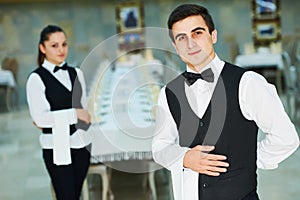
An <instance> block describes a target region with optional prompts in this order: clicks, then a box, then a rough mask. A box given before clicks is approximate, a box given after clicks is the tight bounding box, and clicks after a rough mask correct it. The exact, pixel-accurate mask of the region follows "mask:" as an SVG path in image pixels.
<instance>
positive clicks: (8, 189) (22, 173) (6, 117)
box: [0, 108, 300, 200]
mask: <svg viewBox="0 0 300 200" xmlns="http://www.w3.org/2000/svg"><path fill="white" fill-rule="evenodd" d="M38 136H39V130H37V129H36V128H35V127H34V126H33V125H32V122H31V119H30V117H29V114H28V111H27V109H26V108H23V109H21V110H20V111H13V112H11V113H0V200H21V199H22V200H51V199H52V198H51V193H50V184H49V178H48V174H47V172H46V170H45V167H44V165H43V162H42V158H41V149H40V147H39V143H38ZM299 165H300V149H298V150H297V151H296V152H295V153H294V154H293V155H292V156H291V157H290V158H288V159H287V160H285V161H284V162H283V163H282V164H281V165H280V166H279V168H278V169H276V170H271V171H262V170H258V176H259V177H258V180H259V194H260V197H261V199H262V200H298V199H300V167H299ZM88 180H89V183H90V188H89V189H90V199H91V200H93V199H101V192H100V188H101V180H100V177H98V176H96V175H90V176H89V177H88ZM111 186H112V191H113V193H114V195H115V199H117V200H147V199H149V191H148V190H147V189H146V188H147V187H145V186H146V182H145V174H129V173H125V172H120V171H116V170H113V171H112V183H111ZM156 186H157V195H158V200H168V199H170V198H169V196H168V195H169V193H168V192H169V190H168V189H169V188H168V182H167V179H166V175H165V173H164V172H163V171H162V170H160V171H158V172H157V173H156Z"/></svg>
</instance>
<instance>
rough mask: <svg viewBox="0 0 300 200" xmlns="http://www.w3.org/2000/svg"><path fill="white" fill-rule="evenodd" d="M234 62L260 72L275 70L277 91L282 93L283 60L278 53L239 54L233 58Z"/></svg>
mask: <svg viewBox="0 0 300 200" xmlns="http://www.w3.org/2000/svg"><path fill="white" fill-rule="evenodd" d="M235 64H236V65H238V66H241V67H243V68H246V69H249V70H253V71H258V72H261V73H262V74H263V75H264V74H267V73H268V72H275V79H276V86H277V89H278V93H279V94H281V93H282V71H283V67H284V66H283V60H282V57H281V54H280V53H271V52H268V51H267V52H257V53H253V54H241V55H238V56H237V57H236V59H235Z"/></svg>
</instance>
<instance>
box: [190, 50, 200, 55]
mask: <svg viewBox="0 0 300 200" xmlns="http://www.w3.org/2000/svg"><path fill="white" fill-rule="evenodd" d="M200 52H201V50H197V51H193V52H190V53H188V55H189V56H193V55H196V54H198V53H200Z"/></svg>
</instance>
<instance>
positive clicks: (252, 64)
mask: <svg viewBox="0 0 300 200" xmlns="http://www.w3.org/2000/svg"><path fill="white" fill-rule="evenodd" d="M235 64H236V65H238V66H241V67H245V68H249V69H251V68H269V67H274V66H277V67H278V68H279V69H280V70H282V69H283V61H282V58H281V54H272V53H254V54H248V55H238V56H237V57H236V59H235Z"/></svg>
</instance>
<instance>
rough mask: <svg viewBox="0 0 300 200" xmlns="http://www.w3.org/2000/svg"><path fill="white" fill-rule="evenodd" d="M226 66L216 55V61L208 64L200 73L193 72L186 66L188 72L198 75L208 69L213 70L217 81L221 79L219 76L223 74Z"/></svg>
mask: <svg viewBox="0 0 300 200" xmlns="http://www.w3.org/2000/svg"><path fill="white" fill-rule="evenodd" d="M224 64H225V62H224V61H223V60H221V59H220V58H219V56H218V55H217V54H215V57H214V59H213V60H212V61H211V62H210V63H208V65H206V66H205V67H203V68H202V69H201V70H200V71H199V72H196V71H194V70H192V69H191V68H189V67H188V66H186V71H187V72H192V73H196V74H197V73H201V72H203V71H204V70H206V69H208V68H211V69H212V71H213V73H214V75H215V80H217V79H218V77H219V75H220V74H221V71H222V69H223V67H224ZM214 82H215V81H214Z"/></svg>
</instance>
